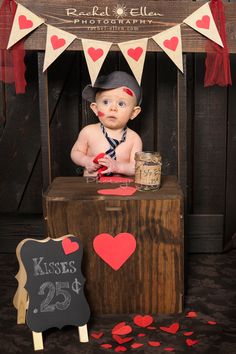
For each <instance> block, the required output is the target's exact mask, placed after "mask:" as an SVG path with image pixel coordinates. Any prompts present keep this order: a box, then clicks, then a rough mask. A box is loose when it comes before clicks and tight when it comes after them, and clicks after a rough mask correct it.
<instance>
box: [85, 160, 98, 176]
mask: <svg viewBox="0 0 236 354" xmlns="http://www.w3.org/2000/svg"><path fill="white" fill-rule="evenodd" d="M93 159H94V158H93V157H92V158H91V157H88V158H87V161H86V164H85V166H84V167H85V168H86V170H87V171H88V172H89V173H92V172H95V171H97V170H98V169H99V167H100V165H98V164H96V163H94V162H93Z"/></svg>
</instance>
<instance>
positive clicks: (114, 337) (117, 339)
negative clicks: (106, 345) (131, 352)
mask: <svg viewBox="0 0 236 354" xmlns="http://www.w3.org/2000/svg"><path fill="white" fill-rule="evenodd" d="M112 337H113V339H114V340H115V341H116V342H117V343H118V344H124V343H127V342H130V341H131V340H133V337H126V338H121V337H120V336H118V334H113V336H112Z"/></svg>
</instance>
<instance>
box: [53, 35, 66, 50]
mask: <svg viewBox="0 0 236 354" xmlns="http://www.w3.org/2000/svg"><path fill="white" fill-rule="evenodd" d="M50 40H51V44H52V47H53V49H54V50H55V49H58V48H61V47H63V45H65V44H66V41H65V39H64V38H58V37H57V36H56V35H55V36H52V37H51V38H50Z"/></svg>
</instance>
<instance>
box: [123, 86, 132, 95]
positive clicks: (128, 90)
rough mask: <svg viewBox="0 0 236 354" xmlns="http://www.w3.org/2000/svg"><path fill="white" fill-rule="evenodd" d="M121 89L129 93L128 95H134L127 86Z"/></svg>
mask: <svg viewBox="0 0 236 354" xmlns="http://www.w3.org/2000/svg"><path fill="white" fill-rule="evenodd" d="M123 91H124V92H126V93H128V95H130V96H134V93H133V91H131V90H130V89H129V88H127V87H125V88H123Z"/></svg>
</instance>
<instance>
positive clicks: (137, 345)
mask: <svg viewBox="0 0 236 354" xmlns="http://www.w3.org/2000/svg"><path fill="white" fill-rule="evenodd" d="M143 345H144V344H143V343H133V344H131V348H133V349H136V348H140V347H142V346H143Z"/></svg>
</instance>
